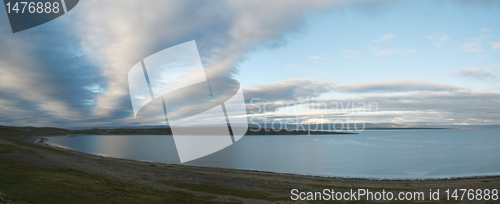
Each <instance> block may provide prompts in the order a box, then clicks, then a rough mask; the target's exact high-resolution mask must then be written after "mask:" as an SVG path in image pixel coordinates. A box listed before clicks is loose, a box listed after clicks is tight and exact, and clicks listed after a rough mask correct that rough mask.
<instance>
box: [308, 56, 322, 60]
mask: <svg viewBox="0 0 500 204" xmlns="http://www.w3.org/2000/svg"><path fill="white" fill-rule="evenodd" d="M309 58H311V59H312V60H322V59H323V58H322V57H318V56H310V57H309Z"/></svg>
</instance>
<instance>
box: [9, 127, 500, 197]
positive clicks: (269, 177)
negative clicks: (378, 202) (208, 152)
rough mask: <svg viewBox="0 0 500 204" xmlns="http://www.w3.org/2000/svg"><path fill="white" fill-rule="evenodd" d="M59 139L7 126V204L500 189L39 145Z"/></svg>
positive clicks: (486, 180)
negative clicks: (135, 157) (150, 159)
mask: <svg viewBox="0 0 500 204" xmlns="http://www.w3.org/2000/svg"><path fill="white" fill-rule="evenodd" d="M102 131H103V132H106V131H105V130H102ZM58 134H67V132H65V130H64V129H56V128H12V127H0V192H1V193H0V203H11V202H12V203H51V204H52V203H270V202H275V203H292V202H295V201H292V200H291V198H290V196H291V193H290V191H291V189H299V190H300V191H322V190H323V189H334V190H335V191H349V190H350V189H367V190H370V191H382V189H385V190H386V191H392V192H395V193H398V192H414V191H423V192H426V193H427V192H428V191H429V189H430V188H432V189H441V195H440V197H441V200H444V199H445V194H444V192H443V191H444V190H446V189H457V188H458V189H460V188H465V189H479V188H481V189H493V188H496V189H499V188H500V179H499V178H498V177H496V176H494V177H481V178H462V179H453V180H425V181H411V180H408V181H405V180H396V181H389V180H369V179H342V178H325V177H314V176H301V175H291V174H279V173H271V172H256V171H246V170H234V169H221V168H204V167H193V166H185V165H178V164H162V163H147V162H138V161H131V160H122V159H114V158H106V157H99V156H93V155H88V154H84V153H79V152H74V151H69V150H62V149H56V148H52V147H49V146H46V145H44V144H39V143H36V142H34V141H35V138H36V137H39V136H41V135H58ZM318 202H321V201H318ZM427 202H429V201H426V203H427ZM326 203H335V202H333V201H328V202H326ZM349 203H368V202H367V201H355V202H349ZM393 203H407V202H402V201H397V202H393ZM484 203H487V202H486V201H485V202H484ZM491 203H494V202H491Z"/></svg>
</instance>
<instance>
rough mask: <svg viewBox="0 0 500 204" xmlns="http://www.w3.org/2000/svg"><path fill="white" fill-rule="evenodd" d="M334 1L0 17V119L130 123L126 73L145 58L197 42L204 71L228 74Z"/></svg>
mask: <svg viewBox="0 0 500 204" xmlns="http://www.w3.org/2000/svg"><path fill="white" fill-rule="evenodd" d="M336 3H337V1H334V0H333V1H323V0H318V1H308V2H303V1H298V0H297V1H273V2H268V3H266V4H263V3H262V2H259V1H244V2H240V1H222V0H221V1H214V2H205V1H193V0H188V1H148V3H143V2H142V1H134V0H111V1H81V2H80V3H79V4H78V8H77V9H74V10H72V11H71V12H70V13H68V14H67V15H65V16H64V18H62V17H61V18H59V19H56V20H55V21H52V22H50V23H47V24H45V25H43V26H39V27H36V28H34V29H30V30H26V31H23V32H21V33H16V34H12V33H11V32H10V26H9V24H8V20H7V19H6V18H1V22H0V30H1V36H0V41H1V44H2V47H1V49H0V53H1V55H0V62H1V65H2V66H1V67H0V73H1V75H0V77H1V79H0V80H1V81H0V87H1V89H0V96H1V97H0V104H1V107H0V108H1V109H2V110H1V111H2V114H1V116H0V121H2V124H4V125H40V126H45V125H57V126H63V127H64V126H66V127H67V126H70V125H75V124H78V125H103V124H104V125H106V124H124V123H130V120H128V119H130V116H131V104H130V99H129V93H128V83H127V73H128V71H129V70H130V68H131V67H132V66H133V65H134V64H135V63H137V62H138V61H140V60H141V59H143V58H144V57H146V56H149V55H151V54H153V53H155V52H157V51H160V50H162V49H165V48H167V47H170V46H173V45H176V44H180V43H183V42H186V41H190V40H196V42H197V44H198V47H199V50H200V53H201V55H202V60H203V63H204V65H205V67H206V72H207V75H208V76H209V77H217V76H231V75H233V74H235V73H237V69H236V67H237V65H238V63H240V62H241V61H242V60H243V59H244V58H245V56H246V54H248V53H249V52H251V51H252V50H255V49H256V48H259V46H266V44H274V45H276V44H278V45H279V44H284V43H286V40H285V39H284V38H283V36H284V34H285V33H289V32H294V31H299V30H301V29H302V27H301V26H302V25H304V14H306V13H308V12H317V11H321V10H325V9H328V8H330V7H331V6H333V5H335V4H336ZM117 5H120V6H118V7H117ZM0 10H1V11H0V15H2V16H6V14H5V10H3V9H0ZM13 107H15V108H13ZM42 118H43V120H42Z"/></svg>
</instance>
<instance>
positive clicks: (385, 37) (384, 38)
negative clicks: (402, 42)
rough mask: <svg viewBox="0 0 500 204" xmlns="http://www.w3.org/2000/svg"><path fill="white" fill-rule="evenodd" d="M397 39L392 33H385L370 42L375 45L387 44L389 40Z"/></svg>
mask: <svg viewBox="0 0 500 204" xmlns="http://www.w3.org/2000/svg"><path fill="white" fill-rule="evenodd" d="M397 38H398V37H397V36H395V35H394V34H392V33H386V34H383V35H381V36H379V37H378V38H377V39H373V40H372V42H375V43H380V42H387V41H389V40H390V39H397Z"/></svg>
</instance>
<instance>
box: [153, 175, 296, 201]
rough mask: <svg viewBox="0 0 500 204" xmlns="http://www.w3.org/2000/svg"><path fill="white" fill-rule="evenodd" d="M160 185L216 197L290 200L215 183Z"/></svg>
mask: <svg viewBox="0 0 500 204" xmlns="http://www.w3.org/2000/svg"><path fill="white" fill-rule="evenodd" d="M158 183H159V184H163V185H168V186H174V187H177V188H183V189H188V190H191V191H198V192H204V193H210V194H216V195H230V196H235V197H242V198H250V199H261V200H268V201H279V200H289V197H283V198H280V197H272V194H270V193H267V192H263V191H249V190H238V189H234V188H232V187H229V186H224V185H217V184H214V183H202V184H192V183H182V182H179V181H173V180H171V181H165V180H160V181H158Z"/></svg>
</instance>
